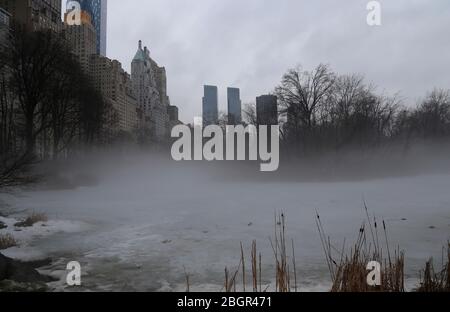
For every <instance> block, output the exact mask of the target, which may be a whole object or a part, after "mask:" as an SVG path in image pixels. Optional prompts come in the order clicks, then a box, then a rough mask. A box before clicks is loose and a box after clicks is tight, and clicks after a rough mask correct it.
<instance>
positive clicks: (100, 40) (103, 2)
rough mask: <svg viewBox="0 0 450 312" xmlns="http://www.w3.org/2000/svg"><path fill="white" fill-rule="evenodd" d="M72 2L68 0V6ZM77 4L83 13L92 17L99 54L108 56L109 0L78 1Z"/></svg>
mask: <svg viewBox="0 0 450 312" xmlns="http://www.w3.org/2000/svg"><path fill="white" fill-rule="evenodd" d="M70 2H73V1H72V0H67V4H69V3H70ZM77 2H78V3H80V7H81V9H82V10H83V11H86V12H88V13H89V14H90V15H91V18H92V23H93V24H94V28H95V32H96V34H97V53H98V54H101V55H103V56H106V28H107V14H108V13H107V12H108V2H107V0H78V1H77ZM68 8H69V6H68Z"/></svg>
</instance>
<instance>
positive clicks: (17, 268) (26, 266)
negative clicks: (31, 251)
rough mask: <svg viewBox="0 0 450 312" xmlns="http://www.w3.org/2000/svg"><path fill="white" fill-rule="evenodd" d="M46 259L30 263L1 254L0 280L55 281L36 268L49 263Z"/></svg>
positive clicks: (18, 281)
mask: <svg viewBox="0 0 450 312" xmlns="http://www.w3.org/2000/svg"><path fill="white" fill-rule="evenodd" d="M48 263H49V262H48V260H46V261H35V262H30V263H25V262H20V261H16V260H13V259H11V258H8V257H5V256H3V255H2V254H0V281H4V280H10V281H14V282H17V283H49V282H52V281H54V280H53V279H52V278H50V277H48V276H44V275H41V274H40V273H39V272H38V271H37V270H36V269H35V268H36V267H41V266H43V265H47V264H48Z"/></svg>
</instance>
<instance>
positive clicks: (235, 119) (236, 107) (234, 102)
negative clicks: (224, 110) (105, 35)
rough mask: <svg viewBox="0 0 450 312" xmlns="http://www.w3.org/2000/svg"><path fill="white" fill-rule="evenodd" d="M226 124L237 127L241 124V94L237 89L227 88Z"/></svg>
mask: <svg viewBox="0 0 450 312" xmlns="http://www.w3.org/2000/svg"><path fill="white" fill-rule="evenodd" d="M227 95H228V124H229V125H239V124H241V122H242V102H241V92H240V90H239V89H238V88H228V90H227Z"/></svg>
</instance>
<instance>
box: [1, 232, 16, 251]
mask: <svg viewBox="0 0 450 312" xmlns="http://www.w3.org/2000/svg"><path fill="white" fill-rule="evenodd" d="M17 245H18V243H17V241H16V240H15V239H14V237H13V236H12V235H10V234H5V235H2V234H0V250H5V249H8V248H11V247H15V246H17Z"/></svg>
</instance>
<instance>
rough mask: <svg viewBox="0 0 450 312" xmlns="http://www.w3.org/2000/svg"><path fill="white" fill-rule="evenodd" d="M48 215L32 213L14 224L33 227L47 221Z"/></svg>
mask: <svg viewBox="0 0 450 312" xmlns="http://www.w3.org/2000/svg"><path fill="white" fill-rule="evenodd" d="M47 221H48V217H47V215H46V214H45V213H34V212H33V213H32V214H30V215H29V216H28V217H26V219H25V220H23V221H21V222H18V223H16V224H15V225H14V226H17V227H31V226H33V225H35V224H36V223H38V222H47Z"/></svg>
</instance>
